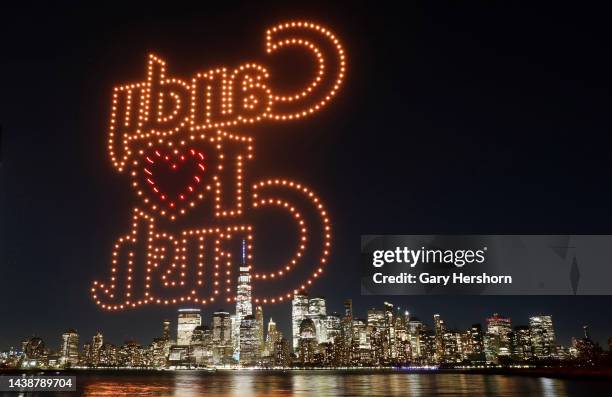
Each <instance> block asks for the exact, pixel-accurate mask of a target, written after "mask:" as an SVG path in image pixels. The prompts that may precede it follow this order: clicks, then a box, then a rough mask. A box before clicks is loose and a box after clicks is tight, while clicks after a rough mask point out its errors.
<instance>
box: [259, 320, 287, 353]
mask: <svg viewBox="0 0 612 397" xmlns="http://www.w3.org/2000/svg"><path fill="white" fill-rule="evenodd" d="M281 338H282V335H281V333H280V331H279V330H278V328H276V323H275V322H274V320H273V319H272V318H271V317H270V320H269V321H268V332H267V335H266V343H265V349H264V350H263V353H262V355H264V356H271V357H273V356H274V348H275V346H276V342H278V341H279V340H280V339H281Z"/></svg>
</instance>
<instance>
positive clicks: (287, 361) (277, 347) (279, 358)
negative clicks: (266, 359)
mask: <svg viewBox="0 0 612 397" xmlns="http://www.w3.org/2000/svg"><path fill="white" fill-rule="evenodd" d="M273 357H274V359H273V363H274V366H276V367H288V366H290V365H291V352H290V351H289V342H287V339H285V338H280V339H279V340H277V341H276V342H275V343H274V356H273Z"/></svg>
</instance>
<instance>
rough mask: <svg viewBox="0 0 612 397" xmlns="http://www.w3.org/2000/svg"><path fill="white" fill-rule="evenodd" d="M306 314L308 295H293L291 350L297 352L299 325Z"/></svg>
mask: <svg viewBox="0 0 612 397" xmlns="http://www.w3.org/2000/svg"><path fill="white" fill-rule="evenodd" d="M307 314H308V295H306V294H299V293H298V294H295V295H294V297H293V301H292V302H291V326H292V328H291V331H292V336H293V344H292V347H293V350H294V351H297V348H298V342H299V340H300V324H301V323H302V320H304V319H305V318H306V315H307Z"/></svg>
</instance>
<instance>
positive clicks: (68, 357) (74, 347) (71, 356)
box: [60, 328, 79, 367]
mask: <svg viewBox="0 0 612 397" xmlns="http://www.w3.org/2000/svg"><path fill="white" fill-rule="evenodd" d="M78 362H79V334H78V333H77V332H76V330H74V329H72V328H71V329H69V330H67V331H66V332H64V333H63V334H62V342H61V348H60V365H62V366H68V367H70V366H75V365H77V364H78Z"/></svg>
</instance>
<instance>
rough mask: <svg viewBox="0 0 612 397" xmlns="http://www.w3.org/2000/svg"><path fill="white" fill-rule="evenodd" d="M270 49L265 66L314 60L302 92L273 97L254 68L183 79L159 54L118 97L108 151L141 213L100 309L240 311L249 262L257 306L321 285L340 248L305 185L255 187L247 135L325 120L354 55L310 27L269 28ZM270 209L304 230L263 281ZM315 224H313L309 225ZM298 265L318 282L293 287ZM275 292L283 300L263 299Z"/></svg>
mask: <svg viewBox="0 0 612 397" xmlns="http://www.w3.org/2000/svg"><path fill="white" fill-rule="evenodd" d="M265 49H266V56H274V55H275V54H277V53H280V52H283V50H285V49H291V50H294V51H295V50H299V51H302V52H305V53H306V54H308V55H310V56H311V57H312V59H313V61H314V62H313V65H314V71H313V72H312V75H310V76H306V77H305V79H304V80H305V81H306V82H305V83H303V86H302V88H301V89H299V90H297V91H296V92H292V93H281V92H280V90H278V91H277V90H275V89H274V87H273V86H272V85H273V84H272V83H271V72H270V71H269V70H268V68H266V66H264V65H262V64H259V63H254V62H247V63H244V64H241V65H238V66H236V67H232V68H228V67H220V68H215V69H209V70H205V71H202V72H199V73H195V74H194V75H192V76H191V78H188V79H182V78H177V77H173V76H172V75H171V73H170V72H169V70H168V67H167V65H166V63H165V62H164V61H163V60H162V59H161V58H159V57H157V56H155V55H150V56H149V57H148V63H147V68H146V75H145V78H144V79H143V80H142V81H138V82H134V83H127V84H122V85H120V86H117V87H115V88H114V90H113V97H112V110H111V117H110V128H109V132H108V151H109V154H110V158H111V161H112V164H113V166H114V167H115V169H116V170H117V171H118V172H120V173H124V174H127V175H128V176H129V178H130V179H131V186H132V188H133V190H134V193H135V195H136V200H137V204H136V206H135V207H134V209H133V213H132V218H131V222H130V225H129V226H130V228H129V231H128V232H127V233H126V234H125V235H123V236H121V237H119V238H118V239H117V241H116V243H115V245H114V249H113V252H112V263H111V269H110V276H109V278H108V279H107V281H104V282H100V281H94V283H93V287H92V288H91V294H92V296H93V299H94V301H95V302H96V303H97V304H98V305H99V306H100V307H101V308H103V309H106V310H120V309H127V308H135V307H138V306H141V305H146V304H162V305H169V304H181V303H187V302H188V303H190V304H202V305H204V304H207V303H211V302H219V301H221V302H223V301H226V302H232V301H235V299H236V298H235V295H234V294H235V290H236V280H237V275H238V266H240V265H241V263H240V262H242V261H245V262H248V266H249V271H250V274H251V279H252V280H253V281H254V300H255V302H256V303H275V302H282V301H284V300H288V299H291V298H292V297H293V294H295V293H297V292H298V291H303V290H305V289H306V288H307V287H308V286H309V285H311V284H312V283H313V282H314V281H315V279H317V278H318V277H320V275H321V273H322V272H323V267H324V266H325V264H326V263H327V260H328V256H329V252H330V248H331V223H330V220H329V217H328V214H327V211H326V210H325V207H324V205H323V203H322V202H321V200H320V199H319V198H318V197H317V195H316V194H315V192H313V191H312V190H310V189H309V188H307V187H306V186H304V185H303V184H301V183H299V182H296V181H292V180H288V179H284V178H271V179H265V180H261V181H255V182H249V181H247V175H246V169H247V165H248V164H249V163H250V162H251V161H252V160H253V156H254V154H253V152H254V148H253V147H254V139H253V138H252V137H250V136H246V135H243V134H242V133H241V131H242V130H243V129H248V126H249V125H251V124H255V123H266V122H290V121H296V120H299V119H302V118H306V117H308V116H310V115H312V114H314V113H316V112H317V111H319V110H321V109H322V108H323V107H325V106H326V105H327V104H328V103H329V102H330V100H331V99H332V98H334V96H335V95H336V94H337V93H338V90H339V89H340V87H341V85H342V82H343V80H344V76H345V71H346V62H345V53H344V50H343V48H342V45H341V44H340V42H339V40H338V39H337V38H336V36H335V35H334V34H333V33H332V32H331V31H330V30H328V29H326V28H324V27H322V26H320V25H317V24H315V23H311V22H303V21H294V22H288V23H282V24H279V25H277V26H274V27H272V28H270V29H269V30H268V31H267V32H266V35H265ZM285 54H286V55H287V54H293V52H290V51H286V52H285ZM289 73H295V71H293V70H290V71H289ZM262 208H266V209H276V210H277V211H279V210H280V211H284V212H285V213H286V214H287V215H289V216H290V219H293V220H294V222H295V225H296V231H297V235H296V241H297V244H296V250H295V252H294V253H293V254H292V255H291V257H290V258H288V259H287V260H286V261H285V262H283V263H281V264H280V265H278V266H276V267H271V268H272V269H273V270H266V271H258V270H257V269H258V265H257V262H256V261H255V260H254V246H255V242H256V238H255V230H254V229H255V227H254V226H253V225H252V224H250V223H249V219H250V218H249V216H250V214H253V213H254V212H255V211H258V210H260V209H262ZM307 215H311V216H310V217H309V216H307ZM312 219H314V222H313V223H314V225H307V223H310V221H311V220H312ZM243 241H246V252H245V253H244V254H243V255H245V256H246V258H244V259H239V257H240V256H241V255H239V254H236V252H237V251H238V252H239V251H240V249H238V250H236V247H240V243H241V242H243ZM313 241H316V244H311V243H312V242H313ZM237 242H238V244H236V243H237ZM306 257H308V258H310V257H313V258H315V259H314V260H309V261H306V260H304V259H305V258H306ZM316 258H318V259H316ZM300 263H302V267H304V266H311V267H312V269H306V270H307V271H305V274H309V276H306V279H301V280H300V281H299V282H293V284H291V285H290V283H289V282H288V281H287V280H288V279H287V278H286V277H287V276H290V275H291V272H293V271H294V270H295V269H296V267H297V266H298V265H300ZM266 268H267V269H270V267H266ZM300 274H301V273H300ZM298 278H301V277H298ZM266 283H268V284H267V285H266ZM270 286H274V287H281V286H282V287H284V289H285V291H284V292H282V293H277V294H271V293H268V295H267V296H266V295H259V291H269V290H270V289H271V288H270ZM162 294H163V296H162Z"/></svg>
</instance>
